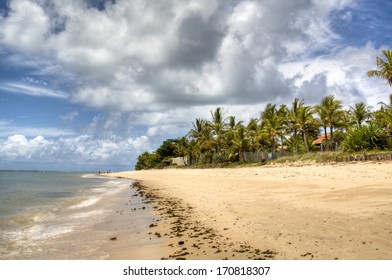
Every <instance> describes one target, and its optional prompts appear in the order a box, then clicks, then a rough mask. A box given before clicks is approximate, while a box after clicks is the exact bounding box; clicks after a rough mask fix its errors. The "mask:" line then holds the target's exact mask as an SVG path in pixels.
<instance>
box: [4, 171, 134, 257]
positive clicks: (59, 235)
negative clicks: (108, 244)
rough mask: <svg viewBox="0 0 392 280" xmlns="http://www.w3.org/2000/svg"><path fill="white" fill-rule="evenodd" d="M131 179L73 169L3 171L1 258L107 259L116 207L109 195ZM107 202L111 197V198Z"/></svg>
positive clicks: (116, 192) (128, 185)
mask: <svg viewBox="0 0 392 280" xmlns="http://www.w3.org/2000/svg"><path fill="white" fill-rule="evenodd" d="M130 184H131V182H130V181H129V180H120V179H104V178H102V177H98V176H95V175H93V174H91V175H88V174H82V173H67V172H29V171H0V259H101V258H105V257H106V256H105V255H104V254H103V253H102V252H99V250H98V249H97V248H98V247H99V246H98V245H99V243H100V242H101V243H102V240H103V239H107V238H108V234H109V233H108V232H104V231H97V230H95V231H92V230H91V228H92V226H93V225H95V224H97V223H100V222H102V221H104V219H105V217H106V216H107V215H109V214H110V212H111V211H113V207H112V206H111V205H110V203H109V204H108V203H103V202H104V201H105V198H108V197H115V195H116V194H118V193H120V192H122V191H125V190H126V189H130ZM106 200H107V199H106Z"/></svg>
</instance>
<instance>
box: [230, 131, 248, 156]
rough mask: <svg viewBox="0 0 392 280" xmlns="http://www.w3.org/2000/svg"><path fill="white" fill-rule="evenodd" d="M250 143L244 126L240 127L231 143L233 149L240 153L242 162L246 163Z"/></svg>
mask: <svg viewBox="0 0 392 280" xmlns="http://www.w3.org/2000/svg"><path fill="white" fill-rule="evenodd" d="M249 143H250V141H249V138H248V135H247V133H246V128H245V127H244V126H240V127H239V128H238V129H237V130H236V132H235V134H234V138H233V140H232V142H231V147H232V148H233V149H234V150H235V151H236V152H237V153H238V156H239V159H240V160H243V161H245V157H244V152H245V151H246V149H247V148H248V147H249Z"/></svg>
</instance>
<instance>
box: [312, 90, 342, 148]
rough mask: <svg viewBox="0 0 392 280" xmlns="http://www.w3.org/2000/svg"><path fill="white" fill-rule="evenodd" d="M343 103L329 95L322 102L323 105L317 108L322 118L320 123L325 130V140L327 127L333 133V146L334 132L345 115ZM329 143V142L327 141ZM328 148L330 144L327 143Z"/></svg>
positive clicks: (332, 140)
mask: <svg viewBox="0 0 392 280" xmlns="http://www.w3.org/2000/svg"><path fill="white" fill-rule="evenodd" d="M342 108H343V105H342V101H340V100H336V99H335V96H333V95H329V96H327V97H324V98H323V99H322V100H321V103H320V104H319V105H317V106H316V111H317V113H318V114H319V117H320V123H321V124H322V126H323V128H324V134H325V139H327V131H326V129H327V127H329V130H330V133H331V144H333V143H334V139H333V131H334V129H335V128H336V127H338V126H339V125H341V117H342V114H343V110H342ZM327 141H328V140H327ZM327 147H328V142H327Z"/></svg>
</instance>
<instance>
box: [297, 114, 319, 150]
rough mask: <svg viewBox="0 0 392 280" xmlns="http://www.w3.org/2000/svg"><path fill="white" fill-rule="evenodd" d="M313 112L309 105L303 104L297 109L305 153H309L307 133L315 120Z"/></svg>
mask: <svg viewBox="0 0 392 280" xmlns="http://www.w3.org/2000/svg"><path fill="white" fill-rule="evenodd" d="M313 113H314V109H313V108H312V107H311V106H303V107H301V108H299V110H298V126H299V131H300V132H301V133H302V138H303V141H304V145H305V151H306V153H309V144H308V139H307V133H308V130H309V129H310V127H311V126H312V125H313V124H314V123H315V121H316V120H315V119H314V117H313Z"/></svg>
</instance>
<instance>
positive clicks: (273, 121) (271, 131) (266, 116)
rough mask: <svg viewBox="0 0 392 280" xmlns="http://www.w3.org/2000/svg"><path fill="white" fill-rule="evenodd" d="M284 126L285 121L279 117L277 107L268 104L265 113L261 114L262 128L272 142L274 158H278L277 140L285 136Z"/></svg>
mask: <svg viewBox="0 0 392 280" xmlns="http://www.w3.org/2000/svg"><path fill="white" fill-rule="evenodd" d="M283 124H284V119H283V118H282V117H281V116H279V114H278V112H277V110H276V105H272V104H267V106H266V108H265V109H264V111H263V112H261V128H262V131H263V132H264V133H265V134H266V135H267V136H268V139H269V140H270V143H271V152H272V157H273V158H276V139H277V137H278V136H281V135H282V134H284V126H283Z"/></svg>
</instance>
